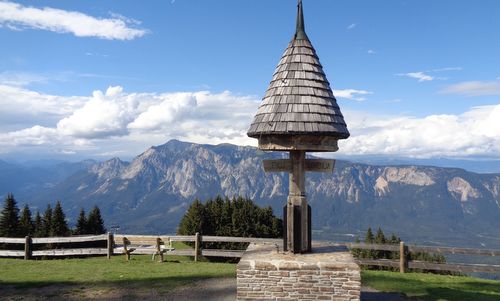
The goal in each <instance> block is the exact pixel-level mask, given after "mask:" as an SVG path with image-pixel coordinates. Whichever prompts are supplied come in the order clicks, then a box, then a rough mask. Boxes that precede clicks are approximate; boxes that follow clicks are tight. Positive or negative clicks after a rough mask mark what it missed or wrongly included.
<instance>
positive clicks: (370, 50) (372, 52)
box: [366, 49, 376, 54]
mask: <svg viewBox="0 0 500 301" xmlns="http://www.w3.org/2000/svg"><path fill="white" fill-rule="evenodd" d="M366 53H368V54H376V52H375V50H373V49H368V51H366Z"/></svg>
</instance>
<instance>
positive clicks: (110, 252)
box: [107, 232, 115, 259]
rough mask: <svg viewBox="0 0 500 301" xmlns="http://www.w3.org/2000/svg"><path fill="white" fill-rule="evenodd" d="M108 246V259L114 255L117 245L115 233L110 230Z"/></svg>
mask: <svg viewBox="0 0 500 301" xmlns="http://www.w3.org/2000/svg"><path fill="white" fill-rule="evenodd" d="M107 247H108V259H111V256H113V250H114V247H115V239H114V237H113V234H112V233H111V232H108V241H107Z"/></svg>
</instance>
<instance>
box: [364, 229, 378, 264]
mask: <svg viewBox="0 0 500 301" xmlns="http://www.w3.org/2000/svg"><path fill="white" fill-rule="evenodd" d="M374 240H375V237H374V236H373V232H372V228H371V227H368V230H367V231H366V236H365V243H367V244H372V243H373V242H374ZM362 256H363V258H370V259H374V258H375V251H373V250H363V251H362Z"/></svg>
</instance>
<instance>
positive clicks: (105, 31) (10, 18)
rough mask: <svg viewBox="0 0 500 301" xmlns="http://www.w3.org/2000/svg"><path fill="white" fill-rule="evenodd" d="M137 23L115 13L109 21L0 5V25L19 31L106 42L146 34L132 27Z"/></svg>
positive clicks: (8, 3) (57, 10) (59, 11)
mask: <svg viewBox="0 0 500 301" xmlns="http://www.w3.org/2000/svg"><path fill="white" fill-rule="evenodd" d="M138 23H139V22H138V21H137V20H134V19H130V18H126V17H123V16H121V15H118V14H113V15H112V18H95V17H92V16H89V15H86V14H83V13H81V12H76V11H66V10H62V9H56V8H50V7H44V8H36V7H32V6H23V5H21V4H18V3H14V2H9V1H1V2H0V26H1V25H4V26H5V27H7V28H10V29H14V30H21V29H24V28H31V29H41V30H48V31H53V32H57V33H72V34H74V35H75V36H77V37H97V38H100V39H107V40H132V39H135V38H139V37H142V36H143V35H145V34H146V33H147V31H146V30H144V29H139V28H133V27H130V25H137V24H138Z"/></svg>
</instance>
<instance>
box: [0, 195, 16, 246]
mask: <svg viewBox="0 0 500 301" xmlns="http://www.w3.org/2000/svg"><path fill="white" fill-rule="evenodd" d="M0 215H1V216H0V236H4V237H19V236H20V235H19V234H20V233H19V208H18V207H17V203H16V200H15V199H14V195H12V194H11V193H9V194H8V195H7V197H6V198H5V203H4V206H3V209H2V212H1V213H0Z"/></svg>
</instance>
